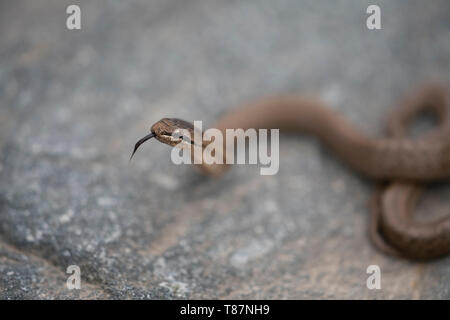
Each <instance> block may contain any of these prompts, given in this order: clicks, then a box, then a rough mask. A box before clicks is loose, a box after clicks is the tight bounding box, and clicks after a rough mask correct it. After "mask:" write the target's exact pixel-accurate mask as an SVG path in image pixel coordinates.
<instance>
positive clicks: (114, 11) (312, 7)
mask: <svg viewBox="0 0 450 320" xmlns="http://www.w3.org/2000/svg"><path fill="white" fill-rule="evenodd" d="M369 4H370V3H369V2H367V1H366V2H361V3H358V4H355V2H354V1H343V2H340V3H339V5H337V4H336V3H335V2H334V1H331V0H330V1H320V2H317V1H312V0H309V1H301V2H300V1H294V0H292V1H277V2H274V1H269V0H266V1H263V2H261V1H258V2H257V3H256V2H250V1H240V2H223V1H220V2H204V1H189V2H185V1H175V0H174V1H167V0H159V1H152V2H151V3H149V2H148V1H144V0H140V1H130V2H118V1H107V2H95V3H87V2H86V3H83V4H82V5H81V12H82V28H81V30H67V29H66V27H65V19H66V15H65V14H64V13H65V4H63V3H61V2H60V1H56V0H52V1H45V2H40V3H39V4H38V3H34V4H33V5H31V4H29V3H27V2H22V1H14V2H13V3H10V4H9V5H8V6H3V7H2V10H1V16H2V19H0V21H2V23H3V24H2V31H3V32H2V33H3V35H4V36H2V37H1V38H0V47H1V48H2V51H1V56H2V60H1V62H0V104H1V105H2V108H1V109H0V122H1V125H0V130H1V131H0V148H1V160H0V251H1V255H0V297H1V298H3V299H73V298H76V299H88V298H119V299H128V298H131V299H155V298H158V299H175V298H200V299H201V298H235V299H239V298H265V299H269V298H290V299H297V298H311V299H316V298H344V299H353V298H441V299H449V298H450V292H449V289H448V288H449V287H450V286H449V284H450V271H449V270H450V268H449V266H450V260H449V258H446V259H441V260H439V261H435V262H432V263H427V264H419V263H411V262H407V261H403V260H398V259H394V258H390V257H386V256H384V255H383V254H381V253H379V252H378V251H376V250H375V249H374V248H373V247H372V246H371V244H370V242H369V240H368V237H367V225H368V210H367V202H368V199H369V197H370V193H371V191H372V187H373V185H372V183H371V182H370V181H367V180H364V179H362V178H361V177H358V176H357V175H355V174H354V173H353V172H351V171H350V170H349V169H347V167H345V166H344V165H342V164H341V163H340V162H339V161H337V159H336V158H335V157H334V156H333V155H332V154H331V153H329V152H328V151H327V150H326V149H325V148H324V147H322V146H320V145H319V144H318V143H317V141H316V140H315V139H310V138H307V137H294V136H292V137H287V136H282V142H281V146H280V154H281V155H280V171H279V173H278V174H277V175H276V176H273V177H267V176H260V175H259V170H257V169H256V168H255V167H254V166H253V167H248V166H239V167H236V168H234V169H233V170H232V171H231V172H230V173H229V174H228V175H227V176H225V177H223V178H222V179H220V180H214V179H210V178H206V177H202V176H200V175H199V174H197V173H196V172H195V171H193V170H192V169H191V168H189V167H188V166H176V165H174V164H172V163H171V162H170V151H169V149H168V148H167V147H166V146H164V145H162V144H159V143H156V142H149V143H147V144H146V145H144V146H143V147H142V149H141V150H139V152H138V153H137V154H136V156H135V157H134V159H133V161H132V162H131V163H130V164H128V157H129V156H130V153H131V150H132V147H133V145H134V143H135V142H136V140H137V139H138V138H140V137H141V136H143V135H144V134H146V133H147V132H148V130H149V127H150V125H151V124H152V123H154V122H155V121H157V120H159V119H160V118H162V117H164V116H176V117H179V118H185V119H188V120H197V119H198V120H200V119H201V120H204V121H205V122H206V123H211V122H213V121H214V119H216V118H217V117H218V116H219V115H220V114H222V113H224V112H225V111H226V110H228V109H229V108H233V107H234V106H235V105H236V104H238V103H241V102H245V101H248V100H251V99H255V98H258V97H261V96H266V95H269V94H280V93H288V92H296V93H309V94H312V95H317V96H319V97H322V99H324V100H326V101H327V102H328V103H330V104H331V105H332V106H333V108H335V109H336V110H339V111H340V112H342V113H343V114H345V115H346V116H347V117H349V118H350V119H351V120H352V121H354V122H355V123H358V125H359V126H361V127H363V128H364V129H365V130H366V131H367V132H368V133H370V134H380V133H381V132H382V128H383V126H382V120H383V117H384V114H385V113H386V112H387V111H388V110H389V109H390V107H391V106H392V105H393V104H395V103H396V101H397V100H398V99H399V98H400V97H401V96H402V94H403V93H406V92H407V91H408V90H410V89H412V88H413V87H414V86H416V85H420V84H421V83H422V82H425V81H426V80H428V79H430V78H431V79H439V80H440V81H441V82H443V83H444V84H446V85H449V84H450V76H449V75H450V72H449V71H450V63H449V60H448V57H449V56H450V47H449V41H448V39H449V36H450V31H449V29H448V24H447V21H448V16H449V14H450V6H449V5H448V1H445V0H442V1H438V0H436V1H432V2H430V3H429V4H427V6H423V5H422V3H421V2H420V1H408V2H407V3H406V2H403V1H389V2H383V3H382V4H381V17H382V30H378V31H376V30H375V31H374V30H368V29H367V28H366V24H365V19H366V17H367V15H366V14H365V11H366V8H367V6H368V5H369ZM437 189H439V190H437V191H438V194H439V195H441V197H439V199H445V198H447V199H450V197H448V195H449V194H450V190H449V188H448V187H446V186H442V187H440V188H437ZM430 194H431V193H430ZM441 202H442V201H441ZM427 203H432V201H428V202H427V200H426V201H425V204H424V205H423V207H422V209H421V210H422V211H424V212H425V211H426V210H427ZM430 205H431V204H430ZM447 208H448V207H447ZM372 264H376V265H379V266H380V268H381V272H382V290H368V289H367V287H366V279H367V277H368V275H367V274H366V269H367V267H368V266H369V265H372ZM70 265H77V266H79V267H80V270H81V290H68V289H67V288H66V286H65V283H66V280H67V278H68V277H69V274H67V273H66V270H67V267H68V266H70Z"/></svg>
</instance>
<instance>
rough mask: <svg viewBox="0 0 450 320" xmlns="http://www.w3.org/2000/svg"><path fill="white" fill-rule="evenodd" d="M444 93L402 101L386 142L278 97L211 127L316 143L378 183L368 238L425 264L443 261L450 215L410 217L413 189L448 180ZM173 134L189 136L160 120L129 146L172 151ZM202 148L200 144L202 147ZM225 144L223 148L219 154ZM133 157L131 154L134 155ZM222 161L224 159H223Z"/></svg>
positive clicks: (449, 118)
mask: <svg viewBox="0 0 450 320" xmlns="http://www.w3.org/2000/svg"><path fill="white" fill-rule="evenodd" d="M449 101H450V99H449V95H448V93H447V91H446V90H445V89H444V88H443V87H440V86H439V85H427V86H424V87H423V88H421V89H418V90H417V91H416V92H415V93H413V94H411V95H409V96H407V97H406V98H405V99H404V100H403V101H402V103H401V104H400V106H399V107H398V108H397V109H396V110H395V111H394V112H393V113H392V114H391V115H390V117H389V118H388V126H387V127H388V128H387V129H388V133H387V136H386V137H383V138H374V137H370V136H368V135H366V134H365V133H364V132H363V131H362V130H360V129H358V128H357V127H355V126H354V125H353V124H351V123H350V122H349V121H347V120H346V119H345V118H344V117H342V116H341V115H340V114H338V113H337V112H335V111H333V110H332V109H330V108H328V107H326V106H325V105H324V104H323V103H321V102H319V101H317V100H315V99H309V98H305V97H297V96H281V97H275V98H270V99H265V100H261V101H257V102H254V103H250V104H247V105H243V106H240V107H238V108H236V109H235V110H233V111H231V112H229V113H228V114H226V115H224V116H223V117H221V118H220V119H219V120H218V121H217V122H216V123H215V125H213V126H212V127H214V128H217V129H219V130H221V131H222V132H223V133H224V132H225V129H237V128H242V129H244V130H246V129H248V128H255V129H259V128H265V129H272V128H275V129H280V131H281V132H302V133H306V134H310V135H313V136H316V137H318V138H319V139H320V140H321V141H322V142H323V143H324V144H326V145H327V146H329V147H330V148H331V149H332V150H333V151H334V152H335V153H336V154H337V155H338V157H339V158H341V159H342V161H343V162H344V163H346V164H347V165H348V166H350V167H351V168H353V169H354V170H356V171H357V172H359V173H360V174H362V175H364V176H366V177H369V178H371V179H374V180H376V181H378V182H381V183H384V185H385V186H384V188H380V190H378V192H376V195H375V196H374V197H373V198H372V201H371V206H370V208H371V223H370V232H369V234H370V236H371V239H372V242H373V243H374V244H375V245H376V246H377V247H378V248H379V249H381V250H382V251H383V252H386V253H388V254H392V255H399V256H403V257H406V258H411V259H431V258H436V257H439V256H443V255H446V254H448V253H450V215H448V216H447V217H445V218H443V219H441V220H439V221H433V222H431V223H418V222H416V221H415V220H414V218H413V217H412V212H413V211H414V207H415V204H416V202H417V200H418V197H419V195H420V193H421V190H422V188H423V187H422V186H421V185H420V184H425V183H430V182H435V181H449V179H450V105H449ZM424 111H427V112H431V113H433V114H434V115H435V116H436V118H437V120H438V126H437V128H435V129H434V130H432V132H431V133H429V134H427V135H426V136H424V137H419V138H415V139H413V138H410V137H409V136H408V134H407V133H408V129H409V127H410V125H411V123H412V122H413V120H414V119H415V118H416V117H417V116H418V115H419V114H420V113H422V112H424ZM177 129H185V130H188V131H189V132H191V133H193V126H192V124H190V123H189V122H186V121H184V120H179V119H173V118H164V119H161V120H160V121H158V122H157V123H155V124H154V125H153V126H152V127H151V133H150V134H149V135H147V136H146V137H144V138H142V139H141V140H139V141H138V143H136V145H135V149H134V152H135V151H136V149H137V148H138V147H139V145H141V144H142V143H143V142H145V141H146V140H148V139H150V138H152V137H155V138H156V139H158V140H159V141H161V142H163V143H165V144H168V145H170V146H177V144H178V142H179V141H178V140H177V139H174V138H173V137H172V134H173V133H174V132H175V131H176V130H177ZM208 143H209V142H207V141H203V147H205V146H207V145H208ZM226 143H227V142H224V146H225V144H226ZM134 152H133V154H134ZM223 154H224V157H225V153H223ZM199 166H200V169H201V170H202V171H203V172H204V173H206V174H208V175H214V176H220V175H222V174H224V173H225V172H226V171H227V170H228V168H229V165H225V164H206V163H202V164H201V165H199Z"/></svg>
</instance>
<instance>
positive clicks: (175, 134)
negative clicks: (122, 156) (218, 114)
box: [130, 118, 194, 160]
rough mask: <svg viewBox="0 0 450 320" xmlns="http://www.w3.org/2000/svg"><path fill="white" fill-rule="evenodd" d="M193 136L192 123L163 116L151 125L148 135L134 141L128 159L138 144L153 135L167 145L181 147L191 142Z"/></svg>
mask: <svg viewBox="0 0 450 320" xmlns="http://www.w3.org/2000/svg"><path fill="white" fill-rule="evenodd" d="M193 136H194V126H193V125H192V123H190V122H187V121H184V120H181V119H176V118H163V119H161V120H159V121H158V122H156V123H155V124H153V125H152V127H151V128H150V133H149V134H148V135H146V136H145V137H143V138H141V139H140V140H139V141H138V142H136V144H135V146H134V150H133V153H132V154H131V157H130V160H131V158H133V155H134V154H135V152H136V150H137V149H138V148H139V146H140V145H141V144H143V143H144V142H145V141H147V140H149V139H151V138H153V137H154V138H156V139H157V140H158V141H160V142H162V143H165V144H167V145H169V146H172V147H181V148H183V147H187V146H190V145H191V144H193V138H192V137H193Z"/></svg>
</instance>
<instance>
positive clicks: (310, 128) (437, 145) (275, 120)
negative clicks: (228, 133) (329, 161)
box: [201, 96, 450, 181]
mask: <svg viewBox="0 0 450 320" xmlns="http://www.w3.org/2000/svg"><path fill="white" fill-rule="evenodd" d="M213 127H214V128H217V129H219V130H221V131H222V133H223V134H224V136H225V130H226V129H237V128H241V129H244V130H246V129H249V128H255V129H280V131H281V132H302V133H305V134H309V135H312V136H316V137H318V138H319V139H320V140H321V141H322V142H323V143H324V144H326V145H327V146H328V147H330V148H331V149H332V150H333V151H334V153H336V154H337V155H338V156H339V157H340V158H341V159H342V160H343V161H344V162H345V163H346V164H347V165H349V166H350V167H352V168H353V169H355V170H357V171H358V172H360V173H361V174H363V175H365V176H368V177H370V178H373V179H377V180H385V179H393V178H396V179H404V180H413V181H430V180H441V179H444V178H448V177H450V157H449V155H450V144H449V143H448V139H447V141H445V140H440V141H439V142H433V143H431V142H430V141H412V140H408V139H376V138H373V137H369V136H367V135H366V134H365V133H363V131H361V130H360V129H358V128H357V127H355V126H354V125H353V124H351V123H350V122H349V121H348V120H346V119H345V118H344V117H342V116H341V115H340V114H338V113H336V112H335V111H333V110H331V109H329V108H326V107H325V106H324V105H323V104H322V103H320V102H318V101H316V100H312V99H307V98H301V97H289V96H285V97H280V98H274V99H267V100H263V101H260V102H256V103H253V104H250V105H246V106H244V107H239V108H238V109H236V110H235V111H233V112H231V113H229V114H227V115H225V116H224V117H222V118H221V120H219V122H217V123H216V124H215V125H214V126H213ZM446 142H447V143H446ZM225 145H226V142H225V141H224V147H225ZM224 154H225V153H224ZM201 169H202V170H203V171H205V172H206V173H207V174H210V175H221V174H223V173H224V172H226V170H227V169H228V166H227V165H218V164H215V165H207V164H202V165H201Z"/></svg>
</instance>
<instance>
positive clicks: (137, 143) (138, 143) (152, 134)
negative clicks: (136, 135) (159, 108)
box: [129, 132, 155, 161]
mask: <svg viewBox="0 0 450 320" xmlns="http://www.w3.org/2000/svg"><path fill="white" fill-rule="evenodd" d="M154 136H155V134H154V133H153V132H152V133H150V134H148V135H146V136H145V137H143V138H142V139H140V140H139V141H138V142H136V144H135V145H134V150H133V153H132V154H131V157H130V160H129V161H131V158H133V156H134V154H135V153H136V150H137V149H138V148H139V146H140V145H141V144H143V143H144V142H145V141H147V140H149V139H151V138H153V137H154Z"/></svg>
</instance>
